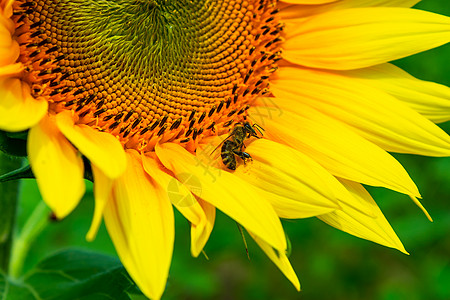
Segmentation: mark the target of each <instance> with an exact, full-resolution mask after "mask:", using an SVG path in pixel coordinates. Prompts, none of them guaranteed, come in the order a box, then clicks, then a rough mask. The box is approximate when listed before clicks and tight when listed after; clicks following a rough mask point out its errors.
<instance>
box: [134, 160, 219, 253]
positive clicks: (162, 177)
mask: <svg viewBox="0 0 450 300" xmlns="http://www.w3.org/2000/svg"><path fill="white" fill-rule="evenodd" d="M142 162H143V166H144V170H145V172H146V173H147V174H148V175H149V176H150V177H151V178H153V180H155V181H157V182H158V184H159V185H160V186H161V187H162V188H165V189H166V190H167V196H168V198H169V200H170V201H171V202H172V205H174V206H175V207H176V208H177V209H178V211H180V212H181V214H183V216H184V217H185V218H186V219H187V220H188V221H189V222H190V223H191V252H192V255H193V256H195V257H196V256H198V255H199V254H200V253H201V251H202V250H203V247H204V246H205V244H206V242H207V241H208V239H209V236H210V234H211V231H212V229H213V227H214V219H215V208H214V207H213V206H212V205H210V204H208V203H204V202H203V201H202V200H201V199H196V198H195V196H194V195H192V193H191V192H190V191H189V189H188V188H187V187H186V186H185V185H184V184H182V183H181V182H180V181H178V179H176V178H174V177H173V176H171V175H169V174H167V173H166V172H164V171H162V168H164V166H162V165H160V164H158V162H157V161H156V160H155V159H154V158H153V157H150V156H145V155H142ZM182 180H183V182H184V183H186V181H189V179H188V178H182Z"/></svg>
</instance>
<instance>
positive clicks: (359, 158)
mask: <svg viewBox="0 0 450 300" xmlns="http://www.w3.org/2000/svg"><path fill="white" fill-rule="evenodd" d="M282 101H283V99H282V98H277V103H280V104H281V103H282ZM287 101H291V100H287ZM291 105H295V104H292V101H291ZM257 111H258V110H257V109H253V108H251V109H250V114H252V113H253V112H255V113H256V112H257ZM265 130H266V131H265V134H266V135H267V136H268V137H269V138H270V139H273V140H275V141H278V142H280V143H285V144H287V145H290V146H291V147H293V148H295V149H297V150H299V151H301V152H303V153H305V154H307V155H308V156H310V157H311V158H313V159H314V160H315V161H317V162H318V163H319V164H321V165H322V166H323V167H325V169H327V170H328V171H329V172H331V174H333V175H335V176H339V177H342V178H347V179H349V180H354V181H357V182H362V183H365V184H368V185H373V186H382V187H386V188H389V189H392V190H395V191H398V192H401V193H405V194H411V195H416V196H419V192H418V190H417V187H416V185H415V184H414V182H413V181H412V180H411V179H410V178H409V176H408V173H406V171H405V170H404V169H403V167H402V166H401V164H400V163H398V162H397V161H396V160H395V159H394V158H393V157H392V156H390V155H389V154H388V153H387V152H385V151H383V150H382V149H381V148H379V147H378V146H376V145H374V144H372V143H370V142H369V141H367V140H365V139H364V138H362V137H360V136H359V135H357V134H356V133H354V132H353V131H351V130H350V129H349V128H348V127H346V126H345V125H343V124H341V123H340V122H338V121H335V120H333V119H332V118H330V117H327V116H326V115H323V114H321V113H320V112H318V111H315V110H314V109H311V108H308V107H307V106H305V108H304V110H303V111H302V114H299V115H296V114H294V113H291V112H289V111H283V114H282V116H281V117H279V118H272V119H270V118H267V119H265Z"/></svg>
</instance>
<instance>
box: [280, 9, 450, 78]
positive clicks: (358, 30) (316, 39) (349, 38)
mask: <svg viewBox="0 0 450 300" xmlns="http://www.w3.org/2000/svg"><path fill="white" fill-rule="evenodd" d="M300 25H301V26H300ZM284 32H285V33H286V42H285V43H284V44H283V48H284V50H285V51H284V52H283V58H285V59H287V60H288V61H291V62H294V63H297V64H301V65H304V66H308V67H314V68H322V69H335V70H350V69H358V68H364V67H369V66H373V65H376V64H380V63H384V62H388V61H391V60H395V59H399V58H402V57H405V56H409V55H412V54H415V53H419V52H422V51H425V50H428V49H431V48H435V47H438V46H440V45H443V44H445V43H448V42H449V41H450V18H448V17H445V16H442V15H438V14H434V13H430V12H425V11H419V10H414V9H409V8H392V7H369V8H351V9H342V10H336V11H330V12H326V13H323V14H320V15H317V16H313V17H311V18H309V19H308V20H306V21H304V20H303V19H299V22H298V24H295V22H293V19H292V20H290V22H289V23H286V28H285V31H284Z"/></svg>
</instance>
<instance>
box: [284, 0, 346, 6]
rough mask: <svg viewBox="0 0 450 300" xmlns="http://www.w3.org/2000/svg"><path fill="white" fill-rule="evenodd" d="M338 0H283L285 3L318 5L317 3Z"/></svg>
mask: <svg viewBox="0 0 450 300" xmlns="http://www.w3.org/2000/svg"><path fill="white" fill-rule="evenodd" d="M336 1H337V0H283V2H285V3H292V4H308V5H317V4H324V3H330V2H336Z"/></svg>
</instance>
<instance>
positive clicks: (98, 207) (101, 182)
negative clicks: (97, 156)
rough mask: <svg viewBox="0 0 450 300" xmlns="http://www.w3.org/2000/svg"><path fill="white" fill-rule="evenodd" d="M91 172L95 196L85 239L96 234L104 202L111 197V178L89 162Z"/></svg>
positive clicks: (92, 238) (92, 237) (91, 237)
mask: <svg viewBox="0 0 450 300" xmlns="http://www.w3.org/2000/svg"><path fill="white" fill-rule="evenodd" d="M91 167H92V173H93V175H94V183H95V185H94V198H95V210H94V217H93V218H92V223H91V227H90V228H89V231H88V233H87V234H86V240H88V241H92V240H94V239H95V236H96V235H97V232H98V229H99V227H100V224H101V222H102V216H103V211H104V210H105V206H106V203H107V202H108V201H110V199H111V191H112V186H113V180H112V179H111V178H109V177H108V176H106V175H105V174H104V173H103V172H102V171H101V170H100V169H99V168H97V166H96V165H94V164H91Z"/></svg>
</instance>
